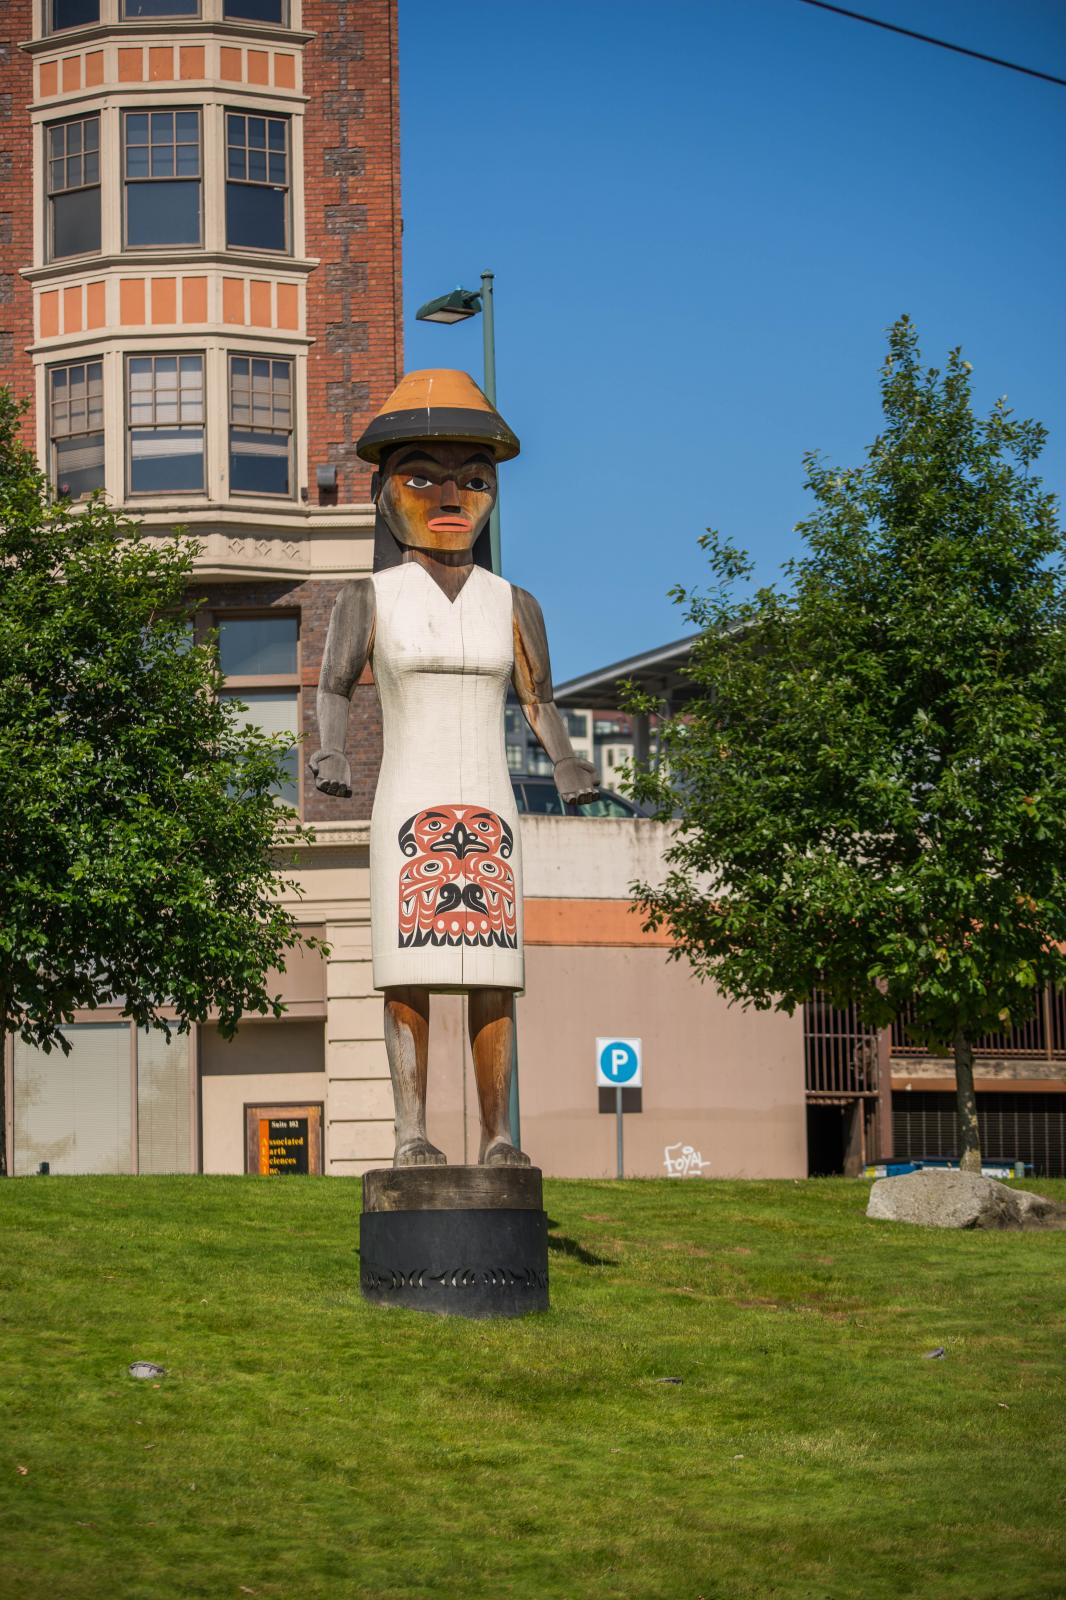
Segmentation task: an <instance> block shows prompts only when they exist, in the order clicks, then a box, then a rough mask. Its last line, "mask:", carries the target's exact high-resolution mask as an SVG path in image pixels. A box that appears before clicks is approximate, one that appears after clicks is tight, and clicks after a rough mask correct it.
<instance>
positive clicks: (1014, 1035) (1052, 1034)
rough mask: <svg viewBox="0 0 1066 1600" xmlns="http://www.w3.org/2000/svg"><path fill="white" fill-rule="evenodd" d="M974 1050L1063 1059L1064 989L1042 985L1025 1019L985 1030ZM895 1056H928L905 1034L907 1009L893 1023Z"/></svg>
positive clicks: (985, 1053)
mask: <svg viewBox="0 0 1066 1600" xmlns="http://www.w3.org/2000/svg"><path fill="white" fill-rule="evenodd" d="M974 1052H975V1054H977V1055H979V1056H999V1057H1011V1056H1026V1057H1028V1058H1029V1060H1031V1061H1066V990H1063V989H1056V988H1050V989H1043V990H1041V992H1040V996H1039V999H1038V1000H1037V1006H1036V1011H1035V1013H1034V1015H1033V1016H1032V1017H1030V1018H1029V1020H1028V1021H1027V1022H1022V1023H1020V1024H1019V1025H1018V1026H1017V1027H1016V1028H1010V1029H1009V1030H1007V1031H1006V1032H1004V1033H988V1034H985V1036H984V1038H983V1039H978V1040H977V1042H976V1044H975V1045H974ZM892 1054H893V1055H894V1056H927V1055H928V1054H929V1051H928V1050H926V1049H925V1048H924V1047H923V1046H922V1045H918V1044H914V1043H913V1042H912V1041H911V1040H910V1039H908V1037H907V1013H906V1012H904V1013H903V1014H902V1015H901V1016H899V1017H897V1018H896V1020H895V1022H894V1023H893V1025H892Z"/></svg>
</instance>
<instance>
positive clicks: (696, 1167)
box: [663, 1140, 711, 1178]
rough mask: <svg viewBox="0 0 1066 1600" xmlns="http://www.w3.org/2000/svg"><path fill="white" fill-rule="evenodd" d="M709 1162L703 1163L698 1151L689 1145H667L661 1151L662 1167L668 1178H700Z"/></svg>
mask: <svg viewBox="0 0 1066 1600" xmlns="http://www.w3.org/2000/svg"><path fill="white" fill-rule="evenodd" d="M710 1164H711V1163H710V1162H709V1161H704V1159H703V1156H702V1155H701V1154H700V1152H699V1151H698V1150H694V1149H693V1147H692V1146H691V1145H690V1144H682V1143H681V1141H680V1140H678V1142H677V1144H668V1145H667V1146H666V1147H665V1149H664V1150H663V1166H664V1167H665V1168H666V1176H667V1177H668V1178H702V1177H703V1176H704V1174H705V1170H706V1168H708V1167H709V1166H710Z"/></svg>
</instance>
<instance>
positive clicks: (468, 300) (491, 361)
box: [415, 272, 522, 1145]
mask: <svg viewBox="0 0 1066 1600" xmlns="http://www.w3.org/2000/svg"><path fill="white" fill-rule="evenodd" d="M494 277H495V273H492V272H483V273H482V274H481V288H480V289H459V288H456V289H453V290H452V292H451V294H442V295H440V296H439V297H438V298H437V299H436V300H427V301H426V303H425V305H424V306H419V308H418V310H417V311H416V312H415V321H416V322H466V321H467V320H468V319H469V318H470V317H476V316H477V314H478V312H479V311H480V312H481V319H482V320H481V337H482V345H483V348H484V352H485V382H484V389H485V395H486V397H487V399H488V402H489V404H490V405H492V406H495V404H496V327H495V323H494V321H493V315H492V280H493V278H494ZM489 552H490V560H491V562H492V570H493V572H495V573H496V574H497V576H499V575H500V491H499V488H498V487H497V490H496V504H495V505H494V506H493V508H492V515H491V516H490V517H489ZM509 1111H510V1118H509V1120H510V1124H511V1138H512V1139H513V1140H514V1142H515V1144H516V1145H521V1142H522V1140H521V1121H522V1117H521V1110H520V1107H519V1100H518V1026H517V1018H516V1019H515V1032H514V1049H513V1054H512V1057H511V1104H510V1107H509Z"/></svg>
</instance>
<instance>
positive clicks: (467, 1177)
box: [359, 1167, 548, 1317]
mask: <svg viewBox="0 0 1066 1600" xmlns="http://www.w3.org/2000/svg"><path fill="white" fill-rule="evenodd" d="M359 1250H360V1257H361V1273H360V1281H361V1287H362V1291H363V1296H364V1298H365V1299H367V1300H372V1301H374V1302H375V1303H376V1304H377V1305H390V1306H407V1307H409V1308H411V1309H414V1310H417V1311H435V1312H437V1313H438V1314H439V1315H442V1316H458V1317H521V1316H525V1315H526V1313H527V1312H530V1311H546V1310H547V1309H548V1225H547V1218H546V1217H545V1215H544V1209H543V1201H542V1197H541V1175H540V1172H539V1170H538V1169H537V1168H536V1167H396V1168H393V1167H385V1168H380V1169H378V1170H377V1171H375V1172H368V1173H366V1174H365V1175H364V1177H363V1215H362V1219H361V1221H360V1228H359Z"/></svg>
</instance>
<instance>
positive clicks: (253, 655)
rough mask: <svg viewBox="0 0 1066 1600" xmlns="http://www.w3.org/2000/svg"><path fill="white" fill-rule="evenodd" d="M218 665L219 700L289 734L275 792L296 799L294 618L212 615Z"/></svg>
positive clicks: (266, 729) (288, 801)
mask: <svg viewBox="0 0 1066 1600" xmlns="http://www.w3.org/2000/svg"><path fill="white" fill-rule="evenodd" d="M216 622H217V624H218V657H219V666H220V667H221V668H222V671H223V673H224V674H225V676H226V680H227V687H226V690H225V691H224V694H223V699H225V700H240V701H241V702H242V704H243V705H245V706H246V707H247V715H246V716H245V718H244V721H245V722H246V723H248V724H250V725H251V726H252V727H255V728H259V729H261V730H262V732H263V733H285V734H288V735H290V737H291V738H292V741H293V742H292V747H291V748H290V749H289V750H288V751H287V752H286V755H285V767H286V777H285V780H284V782H282V783H281V784H279V786H278V788H277V790H276V796H277V799H278V800H279V801H281V802H282V803H283V804H285V805H289V806H295V805H298V804H299V801H300V769H299V754H298V751H297V746H296V738H297V731H298V728H299V719H300V689H299V681H300V680H299V675H298V664H297V642H298V641H297V635H298V626H299V625H298V623H297V619H296V618H295V617H226V616H222V617H217V618H216Z"/></svg>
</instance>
